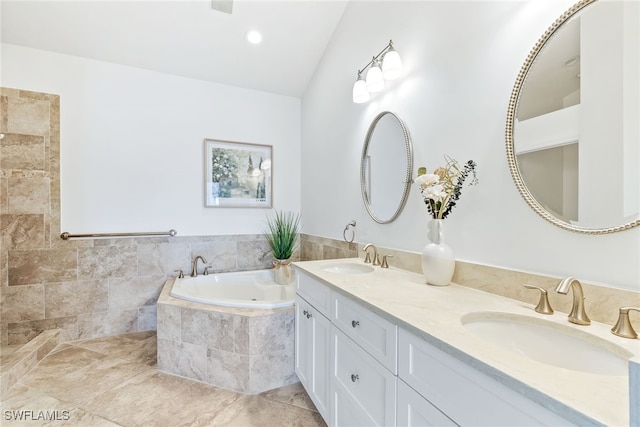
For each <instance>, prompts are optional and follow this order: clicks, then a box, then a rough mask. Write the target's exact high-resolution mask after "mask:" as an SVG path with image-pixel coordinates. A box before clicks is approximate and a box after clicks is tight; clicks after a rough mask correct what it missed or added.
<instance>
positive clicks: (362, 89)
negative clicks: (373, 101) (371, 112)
mask: <svg viewBox="0 0 640 427" xmlns="http://www.w3.org/2000/svg"><path fill="white" fill-rule="evenodd" d="M368 100H369V91H368V90H367V84H366V83H365V81H364V80H363V79H362V77H358V80H356V82H355V83H354V84H353V102H355V103H356V104H362V103H363V102H367V101H368Z"/></svg>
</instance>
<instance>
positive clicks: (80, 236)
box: [60, 229, 178, 240]
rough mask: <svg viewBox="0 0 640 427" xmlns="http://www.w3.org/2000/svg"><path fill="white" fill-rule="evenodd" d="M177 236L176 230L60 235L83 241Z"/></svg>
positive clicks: (62, 237)
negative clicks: (95, 238) (107, 238)
mask: <svg viewBox="0 0 640 427" xmlns="http://www.w3.org/2000/svg"><path fill="white" fill-rule="evenodd" d="M176 234H178V232H177V231H176V230H173V229H171V230H169V231H155V232H154V231H151V232H143V233H96V234H71V233H69V232H68V231H65V232H64V233H62V234H60V238H61V239H62V240H69V239H84V238H88V237H144V236H171V237H173V236H175V235H176Z"/></svg>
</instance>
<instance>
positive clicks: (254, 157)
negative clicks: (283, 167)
mask: <svg viewBox="0 0 640 427" xmlns="http://www.w3.org/2000/svg"><path fill="white" fill-rule="evenodd" d="M271 156H272V147H271V145H260V144H248V143H244V142H233V141H222V140H217V139H205V140H204V159H205V198H204V200H205V206H206V207H211V208H271V207H272V200H273V195H272V185H271V170H272V160H271Z"/></svg>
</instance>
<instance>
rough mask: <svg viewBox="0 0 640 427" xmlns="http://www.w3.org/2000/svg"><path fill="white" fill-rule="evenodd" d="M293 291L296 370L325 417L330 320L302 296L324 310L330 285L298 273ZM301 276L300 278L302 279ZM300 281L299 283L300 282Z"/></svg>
mask: <svg viewBox="0 0 640 427" xmlns="http://www.w3.org/2000/svg"><path fill="white" fill-rule="evenodd" d="M297 276H298V282H297V294H296V317H295V322H296V323H295V327H296V344H295V346H296V354H295V364H296V365H295V368H296V374H297V375H298V378H299V379H300V382H301V383H302V385H303V386H304V388H305V390H306V391H307V393H308V394H309V397H310V398H311V400H312V401H313V403H314V405H316V408H317V409H318V412H319V413H320V415H322V417H323V418H324V419H325V420H328V419H329V418H330V417H331V412H330V403H331V394H330V387H329V369H330V361H331V322H330V321H329V319H328V318H327V317H326V316H325V315H324V314H323V311H320V310H319V309H316V307H315V306H314V305H312V304H311V303H310V302H309V301H307V300H306V299H305V298H308V299H310V300H312V301H316V302H317V301H320V302H322V300H323V295H326V297H327V299H326V304H325V305H324V306H323V305H322V303H320V304H318V305H320V306H321V307H320V308H323V309H324V312H325V313H326V312H327V311H328V309H329V299H328V298H329V296H330V289H329V288H328V287H327V286H325V285H323V284H321V283H319V282H316V281H314V280H312V279H311V278H310V277H308V276H305V275H303V274H300V273H298V274H297ZM301 279H302V280H301ZM300 285H302V286H300Z"/></svg>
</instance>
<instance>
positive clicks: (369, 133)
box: [360, 111, 413, 224]
mask: <svg viewBox="0 0 640 427" xmlns="http://www.w3.org/2000/svg"><path fill="white" fill-rule="evenodd" d="M388 114H389V115H391V116H393V117H394V118H395V119H396V120H397V121H398V123H399V124H400V128H401V129H402V133H403V138H404V146H405V150H406V155H407V170H406V172H405V180H404V190H403V193H402V199H401V200H400V203H399V204H398V207H397V209H396V211H395V212H394V213H393V215H391V217H390V218H389V219H381V218H379V217H378V216H377V215H376V213H375V212H374V211H373V208H372V207H371V201H370V200H369V194H368V193H367V185H366V179H365V178H366V169H367V168H366V159H367V153H368V151H369V143H370V142H371V137H372V136H373V132H374V131H375V129H376V125H377V124H378V122H379V121H380V120H381V119H382V118H383V117H384V116H386V115H388ZM412 171H413V145H412V143H411V136H410V135H409V130H408V129H407V126H406V125H405V124H404V122H403V121H402V119H400V117H398V115H397V114H395V113H392V112H391V111H383V112H381V113H380V114H378V115H377V116H376V117H375V118H374V119H373V121H372V122H371V124H370V125H369V130H368V131H367V136H366V138H365V140H364V145H363V147H362V156H361V158H360V191H361V192H362V200H363V202H364V207H365V208H366V209H367V212H368V213H369V216H370V217H371V218H372V219H373V220H374V221H375V222H377V223H378V224H388V223H390V222H392V221H394V220H395V219H396V218H398V216H399V215H400V213H401V212H402V209H404V206H405V204H406V203H407V199H408V198H409V190H411V183H412V182H413V179H412V178H411V173H412Z"/></svg>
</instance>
